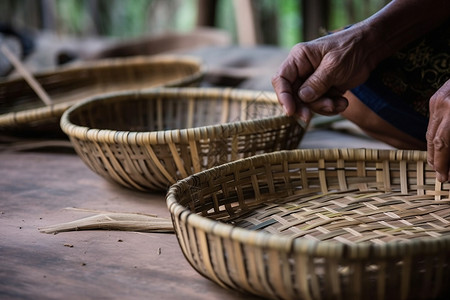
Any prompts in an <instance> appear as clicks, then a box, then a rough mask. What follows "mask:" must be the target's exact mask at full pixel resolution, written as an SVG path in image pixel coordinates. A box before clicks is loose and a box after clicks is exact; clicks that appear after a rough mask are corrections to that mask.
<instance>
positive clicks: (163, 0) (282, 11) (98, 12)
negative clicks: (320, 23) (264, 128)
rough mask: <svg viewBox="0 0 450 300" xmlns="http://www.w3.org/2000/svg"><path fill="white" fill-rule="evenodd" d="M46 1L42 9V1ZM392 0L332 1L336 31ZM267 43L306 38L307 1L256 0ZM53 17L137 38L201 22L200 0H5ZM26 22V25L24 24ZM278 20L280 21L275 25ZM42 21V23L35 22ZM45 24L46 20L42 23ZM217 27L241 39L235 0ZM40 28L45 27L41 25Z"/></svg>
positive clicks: (4, 15)
mask: <svg viewBox="0 0 450 300" xmlns="http://www.w3.org/2000/svg"><path fill="white" fill-rule="evenodd" d="M44 2H45V3H46V6H45V7H43V8H42V7H40V10H41V11H39V7H38V4H39V3H44ZM387 2H389V1H386V0H329V2H328V3H329V6H328V16H329V20H328V26H327V27H328V28H323V29H324V30H333V29H336V28H340V27H343V26H345V25H348V24H351V23H354V22H357V21H360V20H362V19H364V18H366V17H368V16H370V15H372V14H373V13H375V12H376V11H378V10H379V9H381V8H382V7H383V6H384V5H385V4H386V3H387ZM253 3H254V5H255V8H256V9H255V11H256V13H257V14H258V18H259V20H260V24H259V25H260V27H261V30H262V34H263V40H264V43H269V44H276V45H279V46H282V47H291V46H293V45H294V44H296V43H298V42H300V41H302V39H303V37H302V27H303V25H304V24H303V20H302V5H301V3H302V1H301V0H255V1H254V2H253ZM33 12H35V14H38V15H39V14H40V15H39V16H40V18H41V19H45V18H51V22H48V21H47V22H44V21H45V20H44V21H42V20H41V23H45V24H51V25H52V26H53V30H54V31H56V32H57V33H59V34H70V35H79V36H81V35H104V36H112V37H134V36H139V35H143V34H155V33H160V32H164V31H181V32H183V31H189V30H191V29H193V28H194V27H195V26H196V14H197V0H47V1H36V0H1V1H0V20H4V21H10V22H13V23H16V24H18V25H22V26H23V25H28V26H29V25H30V22H31V21H30V20H34V22H35V23H39V21H36V20H37V19H39V16H37V17H36V16H34V15H32V14H33ZM21 23H22V24H21ZM272 23H275V24H272ZM35 25H39V24H35ZM40 25H42V24H40ZM216 26H217V27H219V28H223V29H225V30H227V31H229V32H230V33H231V35H232V36H233V37H234V38H235V40H236V22H235V19H234V7H233V1H232V0H218V2H217V16H216ZM36 27H39V26H36Z"/></svg>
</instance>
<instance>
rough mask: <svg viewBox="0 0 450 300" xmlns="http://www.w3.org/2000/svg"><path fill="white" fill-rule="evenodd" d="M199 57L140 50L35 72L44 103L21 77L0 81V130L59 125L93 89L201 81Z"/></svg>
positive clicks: (48, 128) (46, 128) (94, 92)
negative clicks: (146, 53)
mask: <svg viewBox="0 0 450 300" xmlns="http://www.w3.org/2000/svg"><path fill="white" fill-rule="evenodd" d="M204 72H205V70H204V68H203V66H202V64H201V62H200V61H199V60H198V59H195V58H193V57H187V56H170V55H160V56H152V57H150V56H148V57H145V56H138V57H131V58H115V59H104V60H99V61H96V62H89V63H83V64H79V65H73V66H69V67H61V68H59V69H57V70H56V71H51V72H44V73H39V74H36V75H35V76H34V77H35V78H36V80H37V81H38V82H39V83H40V85H41V86H42V88H43V89H44V90H45V91H46V92H47V94H48V95H49V96H50V98H51V100H52V105H49V106H45V105H44V104H43V103H42V101H41V100H40V99H39V98H38V96H37V95H36V93H35V92H34V91H33V89H32V88H31V87H30V86H29V85H28V84H27V82H26V81H25V80H24V79H23V78H16V79H11V80H8V81H4V82H0V131H4V132H27V131H31V132H33V133H39V132H41V133H47V132H54V131H59V130H60V128H59V119H60V117H61V115H62V113H63V112H64V111H65V110H66V109H67V108H69V107H70V106H72V105H74V104H75V103H77V102H80V101H82V100H85V99H87V98H89V97H93V96H95V95H99V94H103V93H108V92H117V91H122V90H129V89H141V88H150V87H157V86H197V85H198V83H199V82H200V81H201V79H202V77H203V75H204Z"/></svg>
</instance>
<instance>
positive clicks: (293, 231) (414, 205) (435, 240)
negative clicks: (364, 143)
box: [166, 149, 450, 300]
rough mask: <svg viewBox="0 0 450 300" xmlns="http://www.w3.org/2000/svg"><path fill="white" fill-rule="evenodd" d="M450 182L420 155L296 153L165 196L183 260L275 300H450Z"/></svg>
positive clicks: (187, 184)
mask: <svg viewBox="0 0 450 300" xmlns="http://www.w3.org/2000/svg"><path fill="white" fill-rule="evenodd" d="M449 189H450V184H449V183H445V184H441V183H439V182H438V181H436V179H435V173H434V171H432V170H431V169H430V168H429V167H428V165H427V162H426V153H425V152H416V151H395V150H365V149H326V150H316V149H309V150H291V151H280V152H274V153H270V154H263V155H258V156H255V157H252V158H247V159H243V160H240V161H237V162H231V163H227V164H224V165H222V166H219V167H216V168H212V169H210V170H206V171H203V172H200V173H198V174H195V175H192V176H189V177H187V178H186V179H183V180H181V181H179V182H178V183H176V184H175V185H173V186H172V187H171V188H170V190H169V192H168V194H167V197H166V200H167V205H168V208H169V210H170V212H171V215H172V221H173V224H174V228H175V231H176V234H177V237H178V241H179V244H180V246H181V249H182V251H183V253H184V254H185V256H186V258H187V260H188V261H189V262H190V264H191V265H192V266H193V267H194V268H195V269H196V270H197V271H198V272H199V273H200V274H202V275H204V276H205V277H207V278H209V279H211V280H213V281H215V282H216V283H218V284H220V285H221V286H223V287H226V288H231V289H235V290H239V291H243V292H248V293H253V294H256V295H259V296H263V297H267V298H272V299H352V300H354V299H364V300H366V299H380V300H381V299H396V300H397V299H436V298H439V299H450V284H449V283H450V225H449V224H450V205H449V204H450V201H449Z"/></svg>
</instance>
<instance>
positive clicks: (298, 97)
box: [272, 26, 376, 122]
mask: <svg viewBox="0 0 450 300" xmlns="http://www.w3.org/2000/svg"><path fill="white" fill-rule="evenodd" d="M362 27H363V26H355V28H353V27H351V28H349V29H346V30H343V31H340V32H337V33H334V34H332V35H328V36H325V37H322V38H320V39H317V40H313V41H310V42H306V43H300V44H297V45H296V46H294V47H293V48H292V50H291V52H290V53H289V56H288V57H287V59H286V60H285V61H284V62H283V64H282V65H281V67H280V69H279V71H278V73H277V74H276V75H275V76H274V77H273V78H272V85H273V87H274V90H275V92H276V94H277V96H278V101H279V102H280V104H281V106H282V107H283V108H284V110H285V112H286V114H287V115H289V116H290V115H296V116H297V117H299V118H300V119H302V120H303V121H305V122H307V121H308V120H309V119H310V118H311V115H312V112H317V113H319V114H323V115H334V114H338V113H340V112H342V111H344V110H345V109H346V108H347V105H348V101H347V99H346V98H344V97H343V94H344V93H345V91H346V90H348V89H350V88H353V87H356V86H357V85H360V84H362V83H363V82H364V81H366V79H367V78H368V76H369V74H370V72H371V71H372V70H373V68H374V67H375V65H376V63H375V61H374V60H372V59H371V53H372V51H374V50H373V47H369V46H368V45H369V43H368V38H367V36H368V34H366V33H364V30H363V29H362Z"/></svg>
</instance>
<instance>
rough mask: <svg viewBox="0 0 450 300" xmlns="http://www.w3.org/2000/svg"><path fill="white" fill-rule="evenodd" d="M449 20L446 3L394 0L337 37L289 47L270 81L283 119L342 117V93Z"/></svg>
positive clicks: (336, 34)
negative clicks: (319, 115) (411, 43)
mask: <svg viewBox="0 0 450 300" xmlns="http://www.w3.org/2000/svg"><path fill="white" fill-rule="evenodd" d="M449 17H450V1H448V0H394V1H392V2H390V3H389V4H388V5H386V6H385V7H384V8H383V9H382V10H380V11H379V12H377V13H376V14H374V15H373V16H371V17H370V18H368V19H366V20H364V21H362V22H359V23H357V24H355V25H353V26H352V27H350V28H348V29H346V30H342V31H340V32H337V33H334V34H331V35H328V36H325V37H322V38H320V39H317V40H314V41H310V42H306V43H300V44H297V45H296V46H294V47H293V48H292V50H291V52H290V54H289V56H288V58H287V59H286V60H285V62H284V63H283V64H282V65H281V67H280V69H279V71H278V73H277V74H276V75H275V76H274V77H273V78H272V84H273V87H274V89H275V92H276V93H277V95H278V100H279V102H280V104H281V105H282V106H283V108H284V110H285V111H286V114H287V115H297V116H298V117H300V118H301V119H304V120H305V121H306V120H307V119H309V118H310V117H311V111H310V110H313V111H315V112H318V113H321V114H326V115H327V114H328V115H329V114H337V113H340V112H342V111H343V110H344V109H345V108H346V106H347V102H346V100H345V99H343V97H342V95H343V93H344V92H345V91H346V90H348V89H350V88H354V87H356V86H357V85H360V84H362V83H363V82H364V81H365V80H366V79H367V78H368V76H369V74H370V72H371V71H372V70H373V69H374V68H375V67H376V66H377V65H378V63H379V62H380V61H382V60H383V59H385V58H387V57H388V56H390V55H392V54H393V53H395V52H396V51H398V50H399V49H401V48H402V47H403V46H405V45H407V44H408V43H409V42H411V41H413V40H414V39H416V38H417V37H419V36H421V35H423V34H424V33H426V32H428V31H430V30H432V29H434V28H436V27H437V26H439V25H440V24H442V23H443V22H444V21H445V20H446V19H447V18H449Z"/></svg>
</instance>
